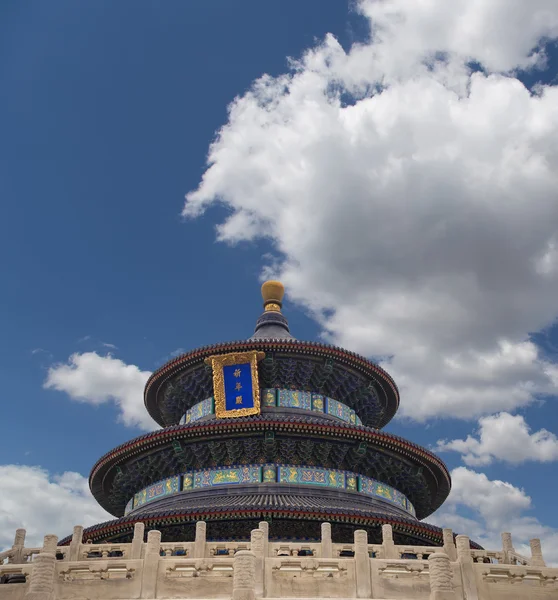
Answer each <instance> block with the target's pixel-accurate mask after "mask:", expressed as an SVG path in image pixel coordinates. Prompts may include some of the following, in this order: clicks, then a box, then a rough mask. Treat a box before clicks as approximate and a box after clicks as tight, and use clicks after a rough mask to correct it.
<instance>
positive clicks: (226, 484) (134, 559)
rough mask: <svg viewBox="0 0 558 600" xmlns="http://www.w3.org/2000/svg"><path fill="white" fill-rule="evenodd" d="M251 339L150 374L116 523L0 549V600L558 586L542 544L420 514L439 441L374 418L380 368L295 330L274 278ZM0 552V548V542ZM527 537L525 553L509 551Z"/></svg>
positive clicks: (384, 599) (111, 507)
mask: <svg viewBox="0 0 558 600" xmlns="http://www.w3.org/2000/svg"><path fill="white" fill-rule="evenodd" d="M262 294H263V299H264V312H263V314H262V315H261V316H260V317H259V318H258V320H257V321H256V328H255V331H254V334H253V335H252V337H250V338H249V339H247V340H244V341H238V342H227V343H223V344H217V345H214V346H207V347H204V348H198V349H197V350H193V351H191V352H188V353H187V354H184V355H182V356H180V357H178V358H176V359H175V360H172V361H170V362H169V363H167V364H166V365H165V366H164V367H162V368H161V369H159V370H158V371H156V372H155V373H153V375H152V376H151V377H150V379H149V380H148V382H147V384H146V386H145V406H146V409H147V410H148V411H149V414H150V415H151V416H152V417H153V418H154V419H155V421H157V423H159V424H160V425H161V427H162V429H159V430H157V431H154V432H152V433H148V434H146V435H142V436H140V437H138V438H136V439H134V440H131V441H130V442H128V443H126V444H123V445H122V446H119V447H118V448H115V449H114V450H112V451H110V452H108V453H107V454H106V455H105V456H103V457H102V458H100V459H99V460H98V461H97V463H96V464H95V466H94V467H93V469H92V471H91V475H90V486H91V491H92V492H93V494H94V496H95V498H96V499H97V500H98V502H99V503H100V504H101V506H103V507H104V508H105V509H106V510H108V511H109V512H110V513H112V514H113V515H114V517H115V518H114V519H113V520H111V521H107V522H106V523H99V524H98V525H94V526H93V527H88V528H86V529H84V528H83V527H82V526H81V525H76V526H74V530H73V533H72V535H71V536H68V537H67V538H64V539H62V540H60V541H59V540H58V538H57V536H56V535H53V534H48V533H47V535H45V536H44V543H43V545H42V547H28V546H26V544H25V535H26V532H25V530H24V529H17V530H16V532H15V537H14V543H13V546H12V547H11V548H9V549H6V550H4V551H0V600H142V599H143V600H155V599H157V600H176V599H179V598H182V599H188V600H263V599H267V598H269V599H273V600H279V599H280V600H293V599H295V598H296V599H301V600H320V599H322V598H338V599H339V600H347V599H353V598H355V599H356V598H362V599H365V600H367V599H378V600H410V599H411V598H412V599H413V600H526V599H531V598H537V599H539V600H557V599H558V569H556V568H552V567H547V566H546V563H545V560H544V557H543V553H542V548H541V543H540V540H539V539H537V538H534V539H532V540H530V546H531V549H530V556H526V555H524V554H521V553H519V552H518V551H516V549H515V548H514V546H513V542H512V537H511V534H510V533H508V532H504V533H502V547H501V548H500V549H496V550H486V549H483V548H480V547H479V546H478V545H477V544H475V543H474V542H471V540H470V539H469V537H467V536H466V535H457V536H456V535H454V533H453V532H452V530H451V529H443V530H441V529H439V528H438V527H434V526H432V525H428V524H426V523H425V522H424V521H423V519H425V518H427V517H428V516H429V515H430V514H431V513H432V512H433V511H435V510H436V509H437V508H438V507H439V506H440V505H441V504H442V503H443V502H444V500H445V498H446V497H447V495H448V493H449V491H450V486H451V481H450V476H449V473H448V471H447V469H446V467H445V465H444V463H443V462H442V461H441V460H440V459H439V458H438V457H437V456H435V455H434V454H432V453H431V452H429V451H428V450H425V449H424V448H421V447H420V446H417V445H415V444H413V443H411V442H408V441H406V440H404V439H402V438H399V437H397V436H394V435H391V434H388V433H385V432H383V431H382V427H384V426H385V425H386V424H387V423H389V421H390V420H391V419H392V418H393V416H394V415H395V413H396V412H397V408H398V405H399V393H398V391H397V386H396V385H395V382H394V381H393V380H392V378H391V377H390V376H389V375H388V374H387V373H386V372H385V371H384V370H383V369H381V368H380V367H378V366H377V365H375V364H374V363H372V362H370V361H369V360H367V359H365V358H363V357H361V356H358V355H356V354H354V353H352V352H349V351H347V350H343V349H342V348H336V347H334V346H329V345H325V344H318V343H315V342H302V341H299V340H297V339H295V338H294V337H293V336H292V335H291V332H290V330H289V325H288V323H287V319H286V318H285V317H284V316H283V314H282V312H281V304H282V299H283V286H282V285H281V284H280V283H278V282H276V281H268V282H266V283H264V285H263V286H262ZM0 550H1V549H0ZM520 550H522V549H520Z"/></svg>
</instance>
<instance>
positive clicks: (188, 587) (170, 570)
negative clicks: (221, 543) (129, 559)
mask: <svg viewBox="0 0 558 600" xmlns="http://www.w3.org/2000/svg"><path fill="white" fill-rule="evenodd" d="M233 563H234V559H233V558H198V559H188V558H179V557H169V558H165V559H162V560H160V561H159V571H158V578H157V598H231V596H232V589H233V573H234V569H233Z"/></svg>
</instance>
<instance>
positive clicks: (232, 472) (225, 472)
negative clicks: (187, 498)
mask: <svg viewBox="0 0 558 600" xmlns="http://www.w3.org/2000/svg"><path fill="white" fill-rule="evenodd" d="M261 480H262V468H261V467H260V466H256V465H247V466H241V467H226V468H219V469H203V470H201V471H196V472H195V474H194V488H196V489H197V488H203V487H213V486H214V485H231V484H235V483H260V482H261Z"/></svg>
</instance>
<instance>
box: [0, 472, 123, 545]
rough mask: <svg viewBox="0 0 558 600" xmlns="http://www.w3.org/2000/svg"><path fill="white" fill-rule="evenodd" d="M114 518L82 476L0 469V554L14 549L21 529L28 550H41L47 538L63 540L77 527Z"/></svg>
mask: <svg viewBox="0 0 558 600" xmlns="http://www.w3.org/2000/svg"><path fill="white" fill-rule="evenodd" d="M113 518H114V517H112V516H111V515H110V514H109V513H107V512H106V511H105V510H103V509H102V508H101V507H100V506H99V505H98V504H97V502H96V501H95V500H94V498H93V496H92V495H91V492H90V491H89V486H88V483H87V479H86V478H85V477H83V476H82V475H80V474H79V473H74V472H71V471H67V472H65V473H62V474H61V475H51V474H49V473H48V472H47V471H46V470H44V469H42V468H41V467H29V466H21V465H0V550H1V549H5V548H8V547H11V545H12V544H13V540H14V535H15V530H16V529H18V528H21V527H23V528H25V529H26V530H27V538H26V541H25V543H26V546H28V547H37V546H41V545H42V542H43V537H44V536H45V535H46V534H49V533H54V534H56V535H58V537H59V538H62V537H65V536H66V535H70V534H71V533H72V529H73V526H74V525H83V526H85V527H88V526H90V525H94V524H95V523H100V522H103V521H107V520H110V519H113Z"/></svg>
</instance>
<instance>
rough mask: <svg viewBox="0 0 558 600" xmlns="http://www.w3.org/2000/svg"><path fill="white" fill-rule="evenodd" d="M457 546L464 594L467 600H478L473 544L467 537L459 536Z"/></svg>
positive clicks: (456, 539)
mask: <svg viewBox="0 0 558 600" xmlns="http://www.w3.org/2000/svg"><path fill="white" fill-rule="evenodd" d="M455 541H456V545H457V561H458V562H459V566H460V568H461V580H462V582H463V594H464V596H465V598H466V599H467V600H478V598H479V595H478V591H477V581H476V579H475V571H474V566H473V557H472V556H471V543H470V541H469V538H468V537H467V536H466V535H458V536H457V537H456V538H455Z"/></svg>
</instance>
